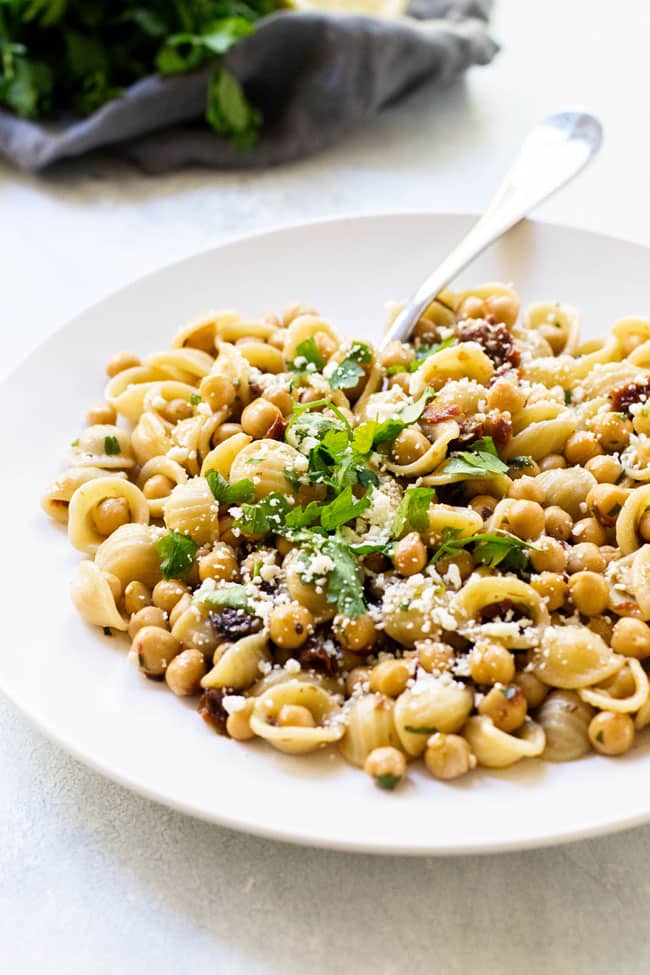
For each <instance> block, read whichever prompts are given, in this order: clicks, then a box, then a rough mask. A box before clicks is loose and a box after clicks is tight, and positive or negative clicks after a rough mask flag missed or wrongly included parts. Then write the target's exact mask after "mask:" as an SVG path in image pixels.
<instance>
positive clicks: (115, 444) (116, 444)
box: [104, 436, 121, 457]
mask: <svg viewBox="0 0 650 975" xmlns="http://www.w3.org/2000/svg"><path fill="white" fill-rule="evenodd" d="M104 450H105V452H106V453H107V454H108V456H109V457H112V456H114V455H115V454H119V453H120V452H121V451H120V441H119V440H118V439H117V437H112V436H110V437H104Z"/></svg>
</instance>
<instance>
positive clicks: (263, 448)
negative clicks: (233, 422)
mask: <svg viewBox="0 0 650 975" xmlns="http://www.w3.org/2000/svg"><path fill="white" fill-rule="evenodd" d="M226 442H227V441H226ZM308 466H309V465H308V461H307V458H306V457H304V456H303V455H302V454H301V453H300V452H299V451H298V450H296V449H295V447H291V446H290V445H289V444H287V443H280V442H279V441H277V440H255V441H253V443H250V444H248V446H247V447H244V448H243V449H242V450H240V451H239V453H238V454H237V456H236V457H235V459H234V460H233V462H232V466H231V468H230V479H231V480H232V481H241V480H243V479H244V478H248V479H250V480H252V482H253V486H254V488H255V497H256V498H257V500H258V501H261V499H262V498H265V497H266V496H267V495H268V494H271V493H272V492H275V491H277V492H279V493H280V494H283V495H285V497H288V498H291V499H293V500H295V496H296V488H295V485H294V484H292V483H291V481H288V480H287V478H286V475H285V471H287V470H289V471H294V472H295V474H296V475H298V476H300V475H301V474H304V473H306V471H307V468H308Z"/></svg>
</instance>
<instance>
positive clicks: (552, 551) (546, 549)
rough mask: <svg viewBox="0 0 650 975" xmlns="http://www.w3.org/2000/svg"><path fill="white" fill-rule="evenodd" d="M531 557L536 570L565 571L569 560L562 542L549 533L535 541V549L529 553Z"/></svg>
mask: <svg viewBox="0 0 650 975" xmlns="http://www.w3.org/2000/svg"><path fill="white" fill-rule="evenodd" d="M529 558H530V561H531V564H532V566H533V568H534V569H535V572H564V570H565V569H566V564H567V560H568V556H567V552H566V548H565V547H564V545H563V544H562V542H558V541H557V539H555V538H550V537H549V536H548V535H544V536H543V537H542V538H540V539H539V540H538V541H537V542H536V543H535V549H533V550H532V551H531V552H530V553H529Z"/></svg>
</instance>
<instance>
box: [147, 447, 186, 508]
mask: <svg viewBox="0 0 650 975" xmlns="http://www.w3.org/2000/svg"><path fill="white" fill-rule="evenodd" d="M158 474H160V475H162V476H163V477H167V478H169V480H170V481H173V482H174V483H175V484H185V483H186V481H187V472H186V471H185V469H184V468H183V467H181V465H180V464H177V463H176V461H173V460H171V459H170V458H169V457H152V458H151V460H148V461H147V462H146V464H145V465H144V467H142V468H141V470H140V473H139V474H138V487H139V488H140V490H141V491H142V489H143V488H144V486H145V484H146V483H147V481H148V480H149V479H150V478H152V477H155V476H156V475H158ZM165 501H166V498H147V504H148V505H149V514H150V516H151V517H152V518H161V517H162V513H163V507H164V504H165Z"/></svg>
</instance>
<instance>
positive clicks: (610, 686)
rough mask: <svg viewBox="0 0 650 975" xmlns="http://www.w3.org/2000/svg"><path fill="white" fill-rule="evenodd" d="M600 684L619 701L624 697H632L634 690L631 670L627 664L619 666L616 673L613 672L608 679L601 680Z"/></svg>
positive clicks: (634, 684) (634, 685)
mask: <svg viewBox="0 0 650 975" xmlns="http://www.w3.org/2000/svg"><path fill="white" fill-rule="evenodd" d="M600 686H601V687H602V688H603V690H606V691H607V693H608V694H610V695H611V696H612V697H614V698H616V699H617V700H619V701H620V700H622V699H623V698H626V697H632V695H633V694H634V692H635V690H636V683H635V680H634V677H633V676H632V671H631V670H630V668H629V667H628V666H627V665H625V666H623V667H621V669H620V670H619V671H618V673H617V674H614V676H613V677H610V678H609V680H606V681H603V683H602V684H601V685H600Z"/></svg>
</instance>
